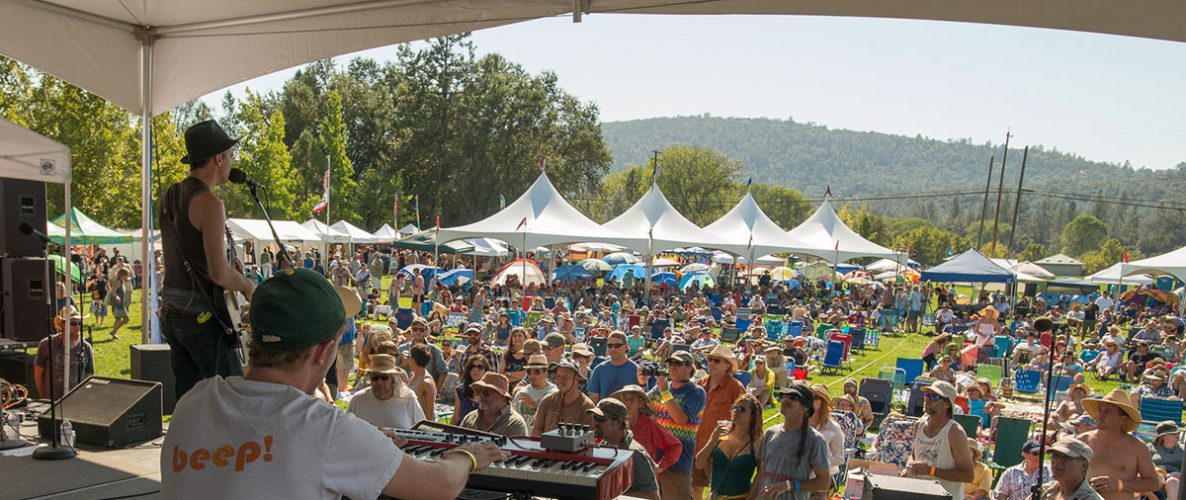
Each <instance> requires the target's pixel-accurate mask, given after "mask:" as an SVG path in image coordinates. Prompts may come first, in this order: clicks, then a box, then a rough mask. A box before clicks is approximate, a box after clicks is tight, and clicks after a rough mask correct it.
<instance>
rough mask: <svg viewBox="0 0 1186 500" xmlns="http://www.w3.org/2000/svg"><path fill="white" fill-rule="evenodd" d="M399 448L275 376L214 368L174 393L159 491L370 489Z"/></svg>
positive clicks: (282, 494)
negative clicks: (263, 378) (219, 373)
mask: <svg viewBox="0 0 1186 500" xmlns="http://www.w3.org/2000/svg"><path fill="white" fill-rule="evenodd" d="M403 457H404V454H403V452H402V451H400V450H399V449H398V448H396V446H395V444H394V443H392V441H391V439H389V438H388V437H387V436H385V435H384V434H383V433H382V432H379V430H378V429H377V428H375V426H373V425H371V424H368V423H366V422H364V421H362V420H361V419H359V418H357V417H355V416H353V415H348V414H346V413H345V412H343V411H341V410H340V409H338V408H337V407H334V406H331V405H329V404H327V403H325V402H324V401H320V400H317V399H314V398H313V397H312V396H309V395H307V394H305V393H303V392H301V391H299V390H297V389H296V388H293V387H291V386H287V385H282V384H273V383H268V382H258V381H251V380H244V379H243V378H242V377H230V378H227V379H223V378H222V377H214V378H209V379H206V380H203V381H201V382H199V383H198V384H197V385H195V386H194V388H193V389H191V390H190V391H189V392H187V393H186V394H185V396H184V397H182V398H181V400H180V401H178V402H177V409H176V413H174V415H173V420H172V421H171V422H170V425H169V433H168V434H167V435H166V436H165V442H164V444H163V445H162V446H161V496H163V497H164V498H194V499H207V498H282V499H292V498H324V499H337V498H339V497H340V496H341V495H346V496H349V497H350V498H376V497H378V496H379V494H380V493H381V492H382V490H383V487H384V486H386V485H387V482H388V481H389V480H390V479H391V477H392V476H394V475H395V471H396V469H398V468H399V466H400V463H402V461H403Z"/></svg>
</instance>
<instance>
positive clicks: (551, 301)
mask: <svg viewBox="0 0 1186 500" xmlns="http://www.w3.org/2000/svg"><path fill="white" fill-rule="evenodd" d="M544 307H546V308H547V309H548V310H549V311H550V310H552V308H553V307H556V298H555V297H544Z"/></svg>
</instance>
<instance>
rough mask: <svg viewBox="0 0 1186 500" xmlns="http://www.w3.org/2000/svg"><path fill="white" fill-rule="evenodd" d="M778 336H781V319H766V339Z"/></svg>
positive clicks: (774, 338)
mask: <svg viewBox="0 0 1186 500" xmlns="http://www.w3.org/2000/svg"><path fill="white" fill-rule="evenodd" d="M780 336H782V321H779V320H774V319H768V320H766V338H767V340H777V339H778V337H780Z"/></svg>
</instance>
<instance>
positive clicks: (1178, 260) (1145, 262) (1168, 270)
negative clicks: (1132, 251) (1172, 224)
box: [1120, 247, 1186, 281]
mask: <svg viewBox="0 0 1186 500" xmlns="http://www.w3.org/2000/svg"><path fill="white" fill-rule="evenodd" d="M1120 270H1121V272H1123V273H1124V275H1125V276H1128V275H1130V274H1148V275H1150V276H1157V275H1161V274H1168V275H1170V276H1173V277H1175V278H1178V279H1180V280H1182V281H1186V247H1182V248H1179V249H1177V250H1174V251H1172V252H1169V253H1163V254H1161V255H1155V256H1153V257H1149V258H1148V259H1141V260H1134V261H1132V262H1128V263H1121V264H1120Z"/></svg>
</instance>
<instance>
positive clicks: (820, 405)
mask: <svg viewBox="0 0 1186 500" xmlns="http://www.w3.org/2000/svg"><path fill="white" fill-rule="evenodd" d="M811 392H812V393H814V395H815V401H814V403H813V404H814V405H815V413H814V414H812V415H811V420H810V422H811V427H812V428H813V429H815V430H817V431H819V433H820V435H821V436H823V438H824V442H826V443H828V472H830V473H831V474H832V475H833V476H835V475H837V474H839V473H840V466H841V465H844V464H845V463H846V461H847V457H846V456H845V454H844V429H843V428H841V427H840V424H839V423H837V422H836V421H835V420H833V419H832V397H831V395H829V394H828V388H827V387H826V386H824V385H823V384H812V385H811Z"/></svg>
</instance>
